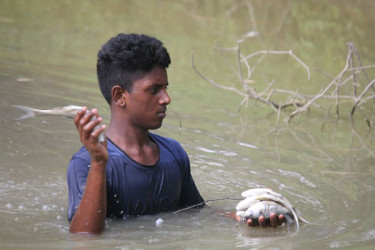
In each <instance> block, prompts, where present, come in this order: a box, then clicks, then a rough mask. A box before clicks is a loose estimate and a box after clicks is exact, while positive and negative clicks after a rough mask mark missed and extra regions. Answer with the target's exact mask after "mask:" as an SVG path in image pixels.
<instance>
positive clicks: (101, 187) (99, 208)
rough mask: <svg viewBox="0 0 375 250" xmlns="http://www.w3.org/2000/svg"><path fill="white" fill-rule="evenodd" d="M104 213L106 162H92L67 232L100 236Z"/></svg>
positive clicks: (105, 205) (105, 207) (105, 203)
mask: <svg viewBox="0 0 375 250" xmlns="http://www.w3.org/2000/svg"><path fill="white" fill-rule="evenodd" d="M106 213H107V193H106V162H100V163H98V162H92V163H91V168H90V171H89V174H88V176H87V182H86V187H85V191H84V193H83V197H82V200H81V203H80V204H79V206H78V208H77V210H76V212H75V214H74V217H73V219H72V221H71V224H70V229H69V232H71V233H90V234H100V233H101V232H103V230H104V224H105V218H106Z"/></svg>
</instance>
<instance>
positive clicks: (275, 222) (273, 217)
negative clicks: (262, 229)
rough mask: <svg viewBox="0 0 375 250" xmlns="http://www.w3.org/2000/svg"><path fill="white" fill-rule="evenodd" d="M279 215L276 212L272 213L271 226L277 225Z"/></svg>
mask: <svg viewBox="0 0 375 250" xmlns="http://www.w3.org/2000/svg"><path fill="white" fill-rule="evenodd" d="M277 218H278V217H277V215H276V214H275V213H272V214H270V226H271V227H277Z"/></svg>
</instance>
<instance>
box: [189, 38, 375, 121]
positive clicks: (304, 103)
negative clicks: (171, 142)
mask: <svg viewBox="0 0 375 250" xmlns="http://www.w3.org/2000/svg"><path fill="white" fill-rule="evenodd" d="M243 42H244V40H242V39H240V40H238V41H237V46H236V47H231V48H223V47H219V46H217V45H216V46H215V49H217V50H218V51H219V52H220V53H221V55H222V57H223V58H224V60H225V62H226V63H227V65H228V66H229V67H230V68H231V70H232V71H233V72H234V74H235V75H236V76H237V77H238V78H239V82H240V83H241V86H242V89H238V88H236V87H231V86H227V85H223V84H220V83H217V82H215V81H214V80H212V79H210V78H209V77H207V76H206V75H204V74H203V73H202V72H200V71H199V70H198V69H197V67H196V66H195V63H194V53H193V52H192V54H191V63H192V67H193V69H194V71H195V72H196V73H197V74H198V75H199V76H200V77H201V78H202V79H204V80H205V81H207V82H209V83H210V84H212V85H214V86H215V87H219V88H221V89H224V90H228V91H232V92H235V93H237V94H238V95H240V96H241V97H242V98H243V99H242V100H241V102H240V107H241V106H242V105H244V104H245V105H246V106H247V104H248V102H249V99H253V100H256V101H258V102H262V103H264V104H267V105H269V106H271V108H272V109H273V110H274V111H275V112H276V113H277V121H276V127H278V123H279V119H280V114H281V111H282V110H284V109H285V108H287V107H294V110H293V111H292V112H291V113H290V114H289V119H288V122H290V121H291V120H292V118H294V117H295V116H296V115H298V114H301V113H303V112H305V111H307V110H309V109H310V108H311V106H314V107H316V108H324V106H323V105H321V104H319V103H317V101H318V100H320V99H325V100H332V101H333V103H334V104H333V106H334V107H335V109H336V116H338V115H339V106H340V101H341V100H350V101H352V108H351V112H350V117H351V118H352V117H353V115H354V113H355V111H356V109H358V107H359V106H361V105H363V104H365V103H366V102H368V101H369V100H374V101H375V79H373V80H369V77H368V75H367V73H366V70H368V69H373V68H375V65H367V66H362V63H361V61H360V57H359V53H358V51H357V50H356V48H355V47H354V45H353V43H351V42H348V43H347V45H348V54H347V59H346V63H345V66H344V68H343V69H342V70H341V72H340V73H339V74H338V75H337V76H336V77H334V78H333V79H332V81H331V82H330V83H329V84H328V85H327V86H325V87H322V89H321V90H320V91H319V92H318V93H317V94H315V95H307V94H303V93H299V91H294V90H288V89H282V88H277V89H276V88H273V84H274V80H272V81H271V82H270V83H268V84H267V86H266V88H265V89H264V90H263V91H261V92H259V93H258V92H257V91H256V90H255V88H253V87H252V86H250V85H249V83H250V82H253V81H252V80H251V77H252V75H253V72H254V71H255V69H256V66H257V65H259V64H260V63H261V62H262V61H263V59H264V58H265V56H266V55H288V56H291V57H292V58H293V59H294V60H295V61H296V62H298V63H299V64H300V65H302V67H303V68H304V69H305V70H306V72H307V79H308V80H310V76H311V74H310V69H309V67H308V66H307V64H306V63H305V62H303V61H302V60H301V59H300V58H299V57H297V56H296V55H295V54H294V53H293V51H292V50H286V51H277V50H259V51H255V52H253V53H251V54H249V55H246V56H245V55H243V54H242V52H241V43H243ZM223 52H229V53H230V52H234V53H236V65H235V66H234V65H232V64H230V63H229V62H228V61H227V60H226V58H225V57H224V55H223ZM257 56H259V58H258V60H257V61H256V63H255V64H254V65H251V64H250V62H249V59H250V58H254V57H257ZM354 56H355V57H356V59H357V63H358V65H359V66H355V60H354V59H355V57H354ZM244 69H245V70H246V72H244ZM347 74H348V75H347ZM359 74H363V75H364V76H365V78H366V79H367V81H368V83H367V84H366V85H365V86H364V87H361V85H360V78H359V77H357V76H358V75H359ZM350 82H351V84H352V87H351V89H352V90H351V93H349V94H341V93H340V92H343V91H340V90H341V89H342V88H343V86H345V85H348V84H349V83H350ZM360 89H362V90H360ZM330 90H332V92H331V93H328V91H330ZM370 90H372V91H373V94H369V92H370ZM346 92H348V91H346ZM357 93H360V94H359V95H357ZM275 94H278V96H280V95H281V96H282V95H285V96H286V97H285V99H284V101H280V100H278V101H276V100H275V101H274V96H275ZM327 110H328V112H327V113H326V116H325V118H324V123H325V121H326V119H327V117H328V114H329V110H331V107H328V108H327ZM365 119H366V121H367V123H368V125H369V126H370V124H371V122H370V121H369V119H368V117H365Z"/></svg>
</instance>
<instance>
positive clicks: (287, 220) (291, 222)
mask: <svg viewBox="0 0 375 250" xmlns="http://www.w3.org/2000/svg"><path fill="white" fill-rule="evenodd" d="M284 218H285V224H286V226H287V227H288V229H290V227H291V225H294V224H295V221H294V219H293V217H292V216H290V215H289V214H288V213H286V214H284Z"/></svg>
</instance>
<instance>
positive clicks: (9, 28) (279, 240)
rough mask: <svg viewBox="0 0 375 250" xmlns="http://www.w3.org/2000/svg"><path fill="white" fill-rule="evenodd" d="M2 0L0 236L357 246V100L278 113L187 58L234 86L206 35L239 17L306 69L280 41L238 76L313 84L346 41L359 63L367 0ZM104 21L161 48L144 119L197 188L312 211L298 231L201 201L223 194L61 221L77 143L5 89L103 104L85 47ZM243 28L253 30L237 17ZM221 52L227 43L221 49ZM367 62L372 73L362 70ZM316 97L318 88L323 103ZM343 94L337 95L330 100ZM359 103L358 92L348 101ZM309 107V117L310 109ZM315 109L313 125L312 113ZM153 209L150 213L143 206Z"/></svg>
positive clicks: (257, 43) (361, 165) (367, 26)
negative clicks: (132, 214) (163, 95)
mask: <svg viewBox="0 0 375 250" xmlns="http://www.w3.org/2000/svg"><path fill="white" fill-rule="evenodd" d="M249 3H251V5H249V4H247V2H246V1H204V2H201V1H106V2H105V3H104V2H103V1H4V0H0V6H1V8H0V97H1V98H0V100H1V101H0V109H1V114H2V115H1V118H0V123H1V133H0V138H1V141H2V143H1V144H0V149H1V154H0V173H1V174H0V180H1V181H0V222H1V223H0V247H1V248H4V249H7V248H32V249H40V248H81V247H82V248H83V247H87V248H94V247H96V248H105V249H112V248H115V249H116V248H121V249H150V248H156V249H166V248H182V249H185V248H190V249H191V248H193V249H201V248H202V249H204V248H210V249H231V248H234V247H243V248H271V247H272V248H275V249H292V248H304V249H306V248H311V249H316V248H317V247H320V248H337V247H349V248H370V247H371V246H372V245H373V244H374V242H375V216H374V213H373V208H374V206H375V204H374V199H373V197H374V189H375V182H374V177H375V170H374V165H375V143H374V138H375V136H374V132H373V130H372V129H369V128H368V127H367V124H366V122H365V121H364V116H361V115H356V116H355V117H354V122H353V123H352V122H350V120H349V119H348V112H347V110H345V106H344V108H343V109H342V110H341V116H340V118H339V119H338V120H336V119H335V117H334V112H331V113H329V115H328V117H327V118H326V114H327V111H326V110H320V109H318V108H312V109H311V110H310V112H309V113H305V114H302V115H300V116H298V117H296V119H294V120H293V121H292V123H290V124H289V125H288V123H286V122H285V119H287V118H288V116H287V115H288V111H285V112H284V113H283V114H282V115H281V117H280V121H279V124H278V130H277V132H275V128H276V120H277V116H276V115H275V113H274V112H273V110H272V109H271V108H270V107H268V106H265V105H262V104H259V103H255V102H253V101H250V102H249V104H248V106H247V107H242V108H241V109H240V111H238V106H239V104H240V102H241V98H240V97H239V96H238V95H236V94H234V93H230V92H226V91H224V90H222V89H218V88H215V87H213V86H211V85H209V84H208V83H207V82H205V81H203V80H202V79H201V78H199V77H198V76H197V74H196V73H195V72H194V71H193V70H192V67H191V63H190V54H191V51H192V50H194V54H195V62H196V65H197V67H198V68H199V69H200V70H201V71H202V72H204V73H205V74H207V75H208V76H209V77H210V78H212V79H214V80H216V81H217V82H221V83H225V84H227V85H233V86H237V87H238V85H236V84H237V82H238V78H237V76H235V75H234V74H233V72H232V70H231V68H230V67H228V63H229V64H232V63H233V62H234V61H233V57H230V55H229V56H228V55H227V54H225V55H224V56H225V57H226V56H228V58H229V59H228V60H227V61H225V60H222V57H221V56H220V53H218V51H216V50H214V49H213V47H214V45H215V41H217V43H218V45H220V46H224V47H234V46H236V41H237V39H238V38H239V37H241V36H242V35H243V34H246V33H247V32H249V31H257V32H258V33H259V35H258V36H256V37H253V38H248V39H247V40H246V41H245V42H244V43H243V48H244V50H246V51H243V53H245V54H246V53H248V54H250V53H251V52H254V51H256V50H260V49H268V50H271V49H272V50H290V49H292V50H293V51H294V53H295V54H296V55H298V57H299V58H301V59H302V60H303V61H304V62H305V63H306V64H307V65H308V66H309V67H310V69H311V79H310V80H308V79H307V76H306V71H305V70H304V68H303V67H302V66H301V65H299V64H298V63H296V62H295V61H294V60H293V59H291V58H288V56H280V57H278V56H275V57H273V56H268V57H267V59H265V60H263V61H262V62H261V64H260V65H259V67H258V68H257V71H256V72H257V73H256V74H255V73H254V78H253V80H254V82H255V83H254V84H255V85H254V86H255V88H258V89H264V88H265V86H266V85H267V84H268V83H267V82H270V81H272V80H273V79H275V81H276V84H277V87H279V88H286V89H293V90H296V89H298V90H299V91H301V92H303V91H306V92H308V93H317V92H318V91H319V90H320V88H321V86H322V85H324V84H327V83H328V82H329V79H331V78H330V77H332V76H335V75H337V74H338V73H339V72H340V71H341V69H342V68H343V67H344V65H345V60H346V53H347V47H346V42H347V41H353V43H354V44H355V46H356V48H357V50H358V51H359V53H360V55H361V60H362V64H363V65H371V64H374V62H375V55H374V53H372V52H373V51H374V49H375V48H374V43H373V42H372V41H373V40H374V32H373V29H372V25H373V23H374V21H375V20H374V16H373V14H372V12H371V11H372V10H373V8H374V7H375V6H374V4H373V3H372V2H371V1H361V2H358V1H330V2H329V4H328V3H327V2H326V1H278V2H277V3H276V2H274V1H249ZM119 32H138V33H147V34H150V35H153V36H156V37H158V38H159V39H161V40H162V41H163V42H164V43H165V45H166V47H167V48H168V50H169V52H170V54H171V56H172V65H171V67H170V68H169V70H168V73H169V81H170V88H169V91H170V95H171V98H172V103H171V105H170V108H169V111H168V116H167V118H166V120H165V122H164V126H163V128H161V129H160V130H159V131H158V133H159V134H162V135H165V136H169V137H173V138H175V139H177V140H178V141H180V142H181V144H182V145H183V146H184V148H185V149H186V151H187V152H188V154H189V156H190V160H191V165H192V173H193V176H194V179H195V182H196V184H197V186H198V188H199V190H200V192H201V194H202V195H203V196H204V198H205V199H221V198H226V197H230V198H238V197H239V196H240V193H241V192H242V191H243V190H246V189H248V188H250V187H270V188H273V189H275V190H276V191H278V192H280V193H282V194H283V195H284V196H286V197H287V198H288V199H289V200H290V201H291V202H292V203H293V204H294V205H295V206H296V207H297V208H298V209H299V210H300V211H301V212H302V214H303V215H304V217H305V218H306V219H308V220H309V221H311V222H312V223H311V224H309V225H302V227H301V230H300V231H299V232H295V231H293V230H287V229H286V228H285V227H280V228H277V229H259V228H246V227H243V226H242V225H238V224H237V223H236V222H235V221H233V220H232V219H230V218H226V217H223V216H220V215H218V214H217V211H222V210H226V211H234V208H235V205H236V202H235V201H231V200H222V201H216V202H211V203H209V204H208V205H209V206H208V207H207V208H205V209H202V210H189V211H186V212H181V213H178V214H173V213H165V214H159V215H156V216H144V217H139V218H134V219H128V220H126V221H108V222H107V224H106V231H105V233H104V234H103V235H101V236H97V237H80V236H74V235H70V234H69V233H68V228H69V223H68V221H67V219H66V212H67V211H66V207H67V187H66V180H65V174H66V167H67V164H68V162H69V160H70V157H71V155H72V154H73V153H74V152H75V151H76V150H77V149H78V148H79V147H80V143H79V140H78V138H77V134H76V132H75V129H74V125H73V123H72V121H71V120H69V119H64V118H50V117H46V118H38V119H32V120H25V121H16V120H15V118H17V117H18V116H20V115H21V113H20V112H19V111H18V110H15V109H14V108H13V107H12V106H11V105H25V106H31V107H37V108H50V107H56V106H63V105H68V104H75V105H87V106H89V107H97V108H98V109H99V112H100V113H101V114H102V115H103V116H104V117H105V122H107V123H108V119H109V112H108V107H107V105H106V103H105V102H104V99H103V98H102V97H101V96H100V93H99V91H98V88H97V83H96V76H95V59H96V53H97V51H98V49H99V48H100V46H101V45H102V44H103V43H104V42H105V41H107V40H108V39H109V38H110V37H112V36H114V35H115V34H117V33H119ZM253 34H254V33H253ZM234 58H235V56H234ZM368 75H369V77H370V78H372V79H373V78H374V77H375V74H374V72H373V71H372V72H371V70H369V71H368ZM325 105H327V104H325ZM344 105H345V104H344ZM362 112H363V114H366V116H367V117H369V118H370V120H371V118H373V117H372V116H373V115H374V114H373V109H371V105H370V106H368V107H367V108H365V109H363V110H362ZM324 121H325V122H324ZM323 124H324V129H321V128H322V125H323ZM158 218H162V219H163V220H164V222H163V223H162V224H161V226H159V227H157V226H156V225H155V221H156V220H157V219H158Z"/></svg>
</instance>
